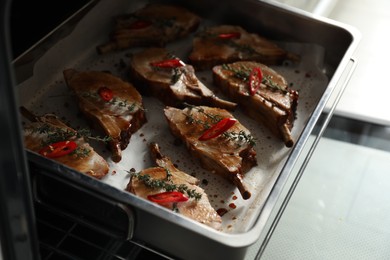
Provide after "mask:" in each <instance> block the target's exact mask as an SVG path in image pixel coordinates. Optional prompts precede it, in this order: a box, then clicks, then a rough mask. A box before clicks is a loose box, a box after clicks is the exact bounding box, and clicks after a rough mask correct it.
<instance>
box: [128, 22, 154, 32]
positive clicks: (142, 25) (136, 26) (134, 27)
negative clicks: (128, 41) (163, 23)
mask: <svg viewBox="0 0 390 260" xmlns="http://www.w3.org/2000/svg"><path fill="white" fill-rule="evenodd" d="M151 25H152V23H151V22H149V21H145V20H138V21H135V22H134V23H132V24H130V25H129V27H128V28H129V29H130V30H138V29H144V28H146V27H149V26H151Z"/></svg>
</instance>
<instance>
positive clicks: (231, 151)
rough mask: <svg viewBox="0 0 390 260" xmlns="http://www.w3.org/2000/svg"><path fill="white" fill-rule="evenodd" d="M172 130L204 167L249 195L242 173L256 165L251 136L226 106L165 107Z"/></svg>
mask: <svg viewBox="0 0 390 260" xmlns="http://www.w3.org/2000/svg"><path fill="white" fill-rule="evenodd" d="M164 113H165V117H166V119H167V121H168V124H169V127H170V130H171V132H172V134H173V135H174V136H175V137H177V138H179V139H180V140H182V141H183V142H184V143H185V144H186V147H187V148H188V150H189V152H190V153H191V154H192V155H193V156H195V157H197V158H198V159H199V160H200V163H201V165H202V167H203V168H205V169H207V170H210V171H212V172H215V173H217V174H220V175H222V176H223V177H225V178H227V179H229V180H230V181H232V182H233V183H234V184H235V185H236V186H237V188H238V189H239V190H240V193H241V195H242V197H243V198H244V199H248V198H250V196H251V192H250V191H249V190H248V188H247V187H246V185H245V184H244V182H243V175H244V174H245V173H246V172H247V171H249V170H250V169H251V168H252V167H253V166H255V165H257V160H256V151H255V150H254V149H253V146H254V138H253V136H252V135H251V133H250V131H249V130H248V129H246V128H245V127H244V126H243V125H242V124H241V123H240V122H238V120H237V119H235V118H234V117H233V115H232V114H231V113H229V112H228V111H227V110H224V109H220V108H212V107H206V106H191V107H187V108H184V109H178V108H173V107H166V108H165V109H164Z"/></svg>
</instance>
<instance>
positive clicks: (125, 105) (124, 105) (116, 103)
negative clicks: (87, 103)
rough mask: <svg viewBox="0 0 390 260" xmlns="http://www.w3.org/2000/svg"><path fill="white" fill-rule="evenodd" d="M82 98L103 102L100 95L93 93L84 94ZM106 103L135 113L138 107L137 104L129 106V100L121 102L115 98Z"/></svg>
mask: <svg viewBox="0 0 390 260" xmlns="http://www.w3.org/2000/svg"><path fill="white" fill-rule="evenodd" d="M82 97H84V98H92V99H95V100H97V101H99V100H101V97H100V95H99V93H93V92H85V93H83V94H82ZM106 103H107V104H110V105H113V106H118V107H122V108H126V109H127V110H128V111H129V112H133V111H134V110H135V108H136V107H137V104H136V103H131V104H129V102H128V101H127V100H121V99H119V98H117V97H113V98H112V99H111V100H109V101H107V102H106Z"/></svg>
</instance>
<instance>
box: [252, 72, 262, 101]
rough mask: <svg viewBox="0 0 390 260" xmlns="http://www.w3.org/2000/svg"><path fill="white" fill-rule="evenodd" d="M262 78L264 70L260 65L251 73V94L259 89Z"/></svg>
mask: <svg viewBox="0 0 390 260" xmlns="http://www.w3.org/2000/svg"><path fill="white" fill-rule="evenodd" d="M262 80H263V72H262V71H261V69H260V68H259V67H255V68H253V69H252V71H251V73H250V75H249V93H250V94H251V96H253V95H254V94H256V91H257V90H258V89H259V87H260V85H261V81H262Z"/></svg>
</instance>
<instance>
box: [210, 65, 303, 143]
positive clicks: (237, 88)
mask: <svg viewBox="0 0 390 260" xmlns="http://www.w3.org/2000/svg"><path fill="white" fill-rule="evenodd" d="M213 79H214V83H215V85H216V86H218V87H220V89H221V90H222V91H223V92H224V93H225V94H226V95H227V96H228V97H230V98H231V99H232V100H233V101H235V102H237V103H238V104H239V106H240V107H241V108H242V109H243V110H244V112H245V113H246V114H247V115H248V116H250V117H251V118H253V119H254V120H256V121H258V122H260V123H262V124H264V125H265V126H266V127H267V128H268V129H270V130H271V132H272V133H274V134H275V135H276V136H277V137H279V138H281V139H282V140H283V141H284V143H285V145H286V146H287V147H291V146H293V144H294V140H293V138H292V136H291V129H292V127H293V125H294V120H295V118H296V108H297V105H298V92H297V91H295V90H292V89H290V88H289V87H288V84H287V81H286V79H285V78H284V77H283V76H282V75H280V74H278V73H277V72H276V71H275V70H273V69H271V68H270V67H268V66H266V65H264V64H261V63H258V62H248V61H239V62H235V63H231V64H223V65H219V66H215V67H214V68H213Z"/></svg>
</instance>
